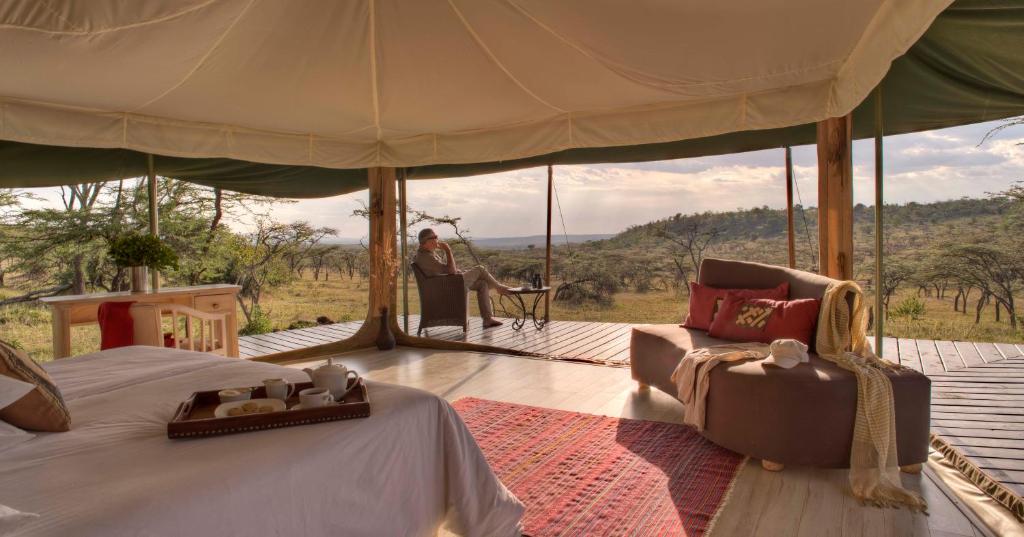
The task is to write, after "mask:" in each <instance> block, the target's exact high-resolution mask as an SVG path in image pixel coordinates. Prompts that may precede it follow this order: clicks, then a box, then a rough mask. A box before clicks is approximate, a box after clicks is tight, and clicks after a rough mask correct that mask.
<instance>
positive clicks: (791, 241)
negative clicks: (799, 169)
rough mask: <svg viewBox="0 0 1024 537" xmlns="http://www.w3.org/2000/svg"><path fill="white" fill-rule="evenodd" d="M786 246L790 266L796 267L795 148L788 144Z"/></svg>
mask: <svg viewBox="0 0 1024 537" xmlns="http://www.w3.org/2000/svg"><path fill="white" fill-rule="evenodd" d="M786 243H787V244H786V246H787V247H788V250H789V268H791V269H795V268H796V233H795V228H794V226H793V150H792V149H790V148H789V146H788V145H787V146H786Z"/></svg>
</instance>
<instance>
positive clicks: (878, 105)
mask: <svg viewBox="0 0 1024 537" xmlns="http://www.w3.org/2000/svg"><path fill="white" fill-rule="evenodd" d="M882 112H883V110H882V89H881V84H879V87H877V88H875V327H874V328H875V354H877V355H878V356H882V338H884V337H885V309H884V307H883V306H884V304H883V303H882V299H883V296H882V292H883V290H882V282H883V281H884V280H883V276H884V275H885V272H884V265H883V262H884V260H883V250H884V245H885V239H884V236H883V233H884V232H885V229H884V227H883V222H882V211H883V209H884V207H885V205H884V194H885V191H884V188H883V182H884V181H883V179H884V173H883V171H884V168H883V152H882V150H883V148H882V136H884V134H885V125H884V124H883V123H882V121H883V119H882V118H883V117H884V116H883V114H882Z"/></svg>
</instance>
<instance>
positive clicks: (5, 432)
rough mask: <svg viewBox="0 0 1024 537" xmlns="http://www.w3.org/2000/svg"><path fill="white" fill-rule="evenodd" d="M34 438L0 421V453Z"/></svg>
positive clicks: (30, 434)
mask: <svg viewBox="0 0 1024 537" xmlns="http://www.w3.org/2000/svg"><path fill="white" fill-rule="evenodd" d="M35 437H36V435H34V434H32V433H26V432H25V431H22V430H21V429H19V428H17V427H15V426H13V425H11V424H10V423H7V422H6V421H4V420H0V451H4V450H7V449H10V448H12V447H14V446H16V445H18V444H20V443H22V442H25V441H28V440H32V439H33V438H35ZM0 535H3V533H0Z"/></svg>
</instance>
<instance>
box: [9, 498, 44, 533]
mask: <svg viewBox="0 0 1024 537" xmlns="http://www.w3.org/2000/svg"><path fill="white" fill-rule="evenodd" d="M36 518H39V515H37V514H35V513H22V512H21V511H18V510H17V509H11V508H10V507H7V506H6V505H0V535H7V534H8V533H12V532H14V530H16V529H18V528H20V527H22V526H24V525H25V524H28V523H29V522H31V521H32V520H34V519H36Z"/></svg>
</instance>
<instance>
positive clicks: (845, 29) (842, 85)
mask: <svg viewBox="0 0 1024 537" xmlns="http://www.w3.org/2000/svg"><path fill="white" fill-rule="evenodd" d="M584 3H585V4H586V6H583V4H584ZM947 4H948V2H947V1H925V0H875V1H865V2H845V1H842V0H828V1H821V0H801V1H793V0H773V1H764V0H758V1H754V0H749V1H739V0H734V1H729V2H715V3H704V4H693V3H666V2H660V1H657V0H638V1H637V2H617V1H611V0H608V1H604V2H594V1H593V0H575V1H569V0H567V1H564V2H558V3H552V2H546V1H543V0H473V1H470V0H451V1H441V0H415V1H414V0H364V1H352V2H333V1H326V0H325V1H324V2H306V3H299V4H293V3H288V4H285V3H281V2H275V1H272V0H263V1H260V0H202V1H200V0H190V1H176V2H138V3H124V2H116V1H114V0H96V1H95V2H72V1H70V0H64V1H60V2H51V3H49V4H42V3H37V2H27V1H25V2H6V3H3V4H0V43H2V44H3V46H0V72H6V73H18V74H19V76H13V77H10V76H9V77H0V184H2V185H4V186H43V185H54V184H66V183H71V182H82V181H85V180H99V179H110V178H115V177H125V176H137V175H140V174H141V173H142V172H143V171H144V170H145V158H144V154H145V153H154V154H156V155H158V157H157V159H156V163H157V171H158V173H160V174H161V175H166V176H171V177H179V178H183V179H187V180H192V181H195V182H199V183H203V184H209V185H213V186H221V187H224V188H229V189H233V190H240V191H246V192H254V193H260V194H268V195H277V196H294V197H316V196H327V195H334V194H340V193H345V192H351V191H354V190H358V189H360V188H365V185H366V178H365V173H363V172H361V171H360V170H359V169H360V168H364V167H367V166H396V167H407V168H410V176H412V177H443V176H454V175H469V174H474V173H483V172H490V171H499V170H502V169H511V168H518V167H525V166H532V165H539V164H549V163H556V164H557V163H584V162H608V161H638V160H657V159H666V158H679V157H687V156H697V155H707V154H720V153H729V152H739V151H747V150H754V149H764V148H769V147H780V146H783V145H796V144H802V143H811V142H813V141H814V122H816V121H819V120H821V119H825V118H827V117H834V116H839V115H844V114H846V113H848V112H850V111H851V110H852V111H854V128H855V136H858V137H864V136H869V135H870V134H871V131H872V129H873V126H872V121H871V119H870V118H871V113H870V110H871V108H870V106H871V103H870V99H869V100H868V101H865V98H866V97H867V96H868V95H869V94H870V92H871V90H872V89H873V88H874V87H875V86H876V85H878V83H879V82H880V81H882V88H883V92H884V99H883V100H884V102H885V122H886V133H888V134H892V133H901V132H915V131H920V130H926V129H932V128H939V127H947V126H953V125H961V124H966V123H974V122H979V121H987V120H992V119H998V118H1003V117H1009V116H1013V115H1018V114H1022V113H1024V57H1022V56H1021V55H1020V54H1019V53H1018V51H1019V50H1022V49H1024V8H1022V7H1021V5H1020V2H1019V1H1017V2H1010V1H1005V0H1004V1H996V0H992V1H983V0H959V1H958V2H957V3H956V4H954V5H953V6H952V7H949V8H947V9H945V10H944V8H946V6H947ZM47 6H49V7H52V8H53V9H48V8H47ZM943 10H944V11H943ZM940 12H941V15H940V14H939V13H940ZM581 14H582V15H581ZM936 15H938V17H937V18H936ZM933 20H934V24H932V22H933ZM926 30H927V31H926ZM922 34H923V37H922ZM919 38H920V40H919ZM915 43H916V44H915ZM908 49H909V52H908ZM905 52H906V54H905V55H904V53H905ZM894 60H895V61H894ZM890 64H891V69H890ZM883 77H884V81H883ZM858 105H859V106H858Z"/></svg>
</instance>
